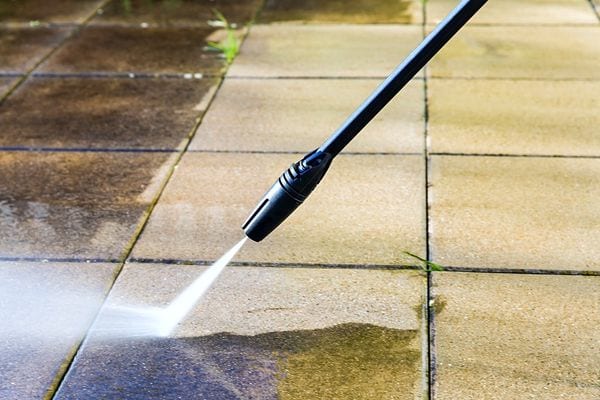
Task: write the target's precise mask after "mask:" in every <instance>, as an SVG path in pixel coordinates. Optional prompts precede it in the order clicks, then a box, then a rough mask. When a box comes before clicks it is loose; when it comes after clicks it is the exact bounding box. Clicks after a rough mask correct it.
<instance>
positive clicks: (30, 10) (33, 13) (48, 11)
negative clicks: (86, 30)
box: [0, 0, 102, 23]
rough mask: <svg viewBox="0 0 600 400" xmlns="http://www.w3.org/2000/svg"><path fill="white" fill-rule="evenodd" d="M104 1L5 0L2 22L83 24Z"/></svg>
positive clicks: (0, 10)
mask: <svg viewBox="0 0 600 400" xmlns="http://www.w3.org/2000/svg"><path fill="white" fill-rule="evenodd" d="M101 3H102V0H52V1H48V0H16V1H15V0H3V1H0V22H30V21H39V22H52V23H81V22H83V21H84V20H85V19H86V18H87V17H89V16H90V15H91V14H92V13H93V12H94V10H95V9H96V8H97V7H98V6H99V5H100V4H101Z"/></svg>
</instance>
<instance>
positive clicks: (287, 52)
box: [229, 25, 422, 77]
mask: <svg viewBox="0 0 600 400" xmlns="http://www.w3.org/2000/svg"><path fill="white" fill-rule="evenodd" d="M421 40H422V34H421V27H420V26H401V25H393V26H392V25H361V26H357V25H255V26H253V27H252V29H251V30H250V34H249V36H248V38H247V39H246V40H245V41H244V44H243V45H242V47H241V50H240V54H239V55H238V57H237V58H236V60H235V62H234V63H233V64H232V66H231V68H230V70H229V76H243V77H385V76H387V75H389V74H390V73H391V72H392V70H393V69H394V68H395V67H396V66H397V65H398V64H400V62H401V61H402V60H403V59H404V58H405V57H406V56H407V55H408V54H409V53H410V52H411V51H412V50H413V49H414V48H415V47H416V46H417V45H418V44H419V43H420V42H421Z"/></svg>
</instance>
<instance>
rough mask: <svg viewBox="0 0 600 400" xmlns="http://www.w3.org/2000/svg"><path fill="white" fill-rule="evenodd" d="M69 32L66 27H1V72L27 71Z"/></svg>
mask: <svg viewBox="0 0 600 400" xmlns="http://www.w3.org/2000/svg"><path fill="white" fill-rule="evenodd" d="M67 34H68V30H67V29H65V28H43V27H38V28H6V27H0V72H4V73H24V72H27V71H28V70H29V69H31V68H32V67H34V66H35V64H36V63H38V62H39V61H40V60H41V59H42V58H43V57H44V56H45V55H46V54H48V53H49V52H50V50H51V49H52V48H53V47H55V46H57V45H58V44H59V43H60V42H61V41H62V40H63V39H64V38H65V37H66V35H67Z"/></svg>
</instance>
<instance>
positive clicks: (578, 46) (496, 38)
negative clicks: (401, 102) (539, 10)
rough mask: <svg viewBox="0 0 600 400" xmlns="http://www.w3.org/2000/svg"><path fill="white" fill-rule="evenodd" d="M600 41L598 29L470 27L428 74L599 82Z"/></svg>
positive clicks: (441, 55) (434, 61)
mask: <svg viewBox="0 0 600 400" xmlns="http://www.w3.org/2000/svg"><path fill="white" fill-rule="evenodd" d="M599 35H600V26H514V27H510V29H507V28H506V27H499V26H470V27H466V28H464V29H463V30H462V31H461V32H460V33H459V34H458V35H457V36H456V37H455V38H454V39H452V41H450V42H449V43H448V45H447V46H446V47H444V49H442V50H441V51H440V53H439V55H438V56H436V57H435V58H433V60H432V62H431V64H430V68H429V69H428V72H429V73H430V74H431V76H433V77H442V78H444V77H455V78H456V77H465V78H527V79H581V80H583V79H600V68H598V65H599V64H600V41H599V40H598V39H597V38H598V36H599ZM549 37H551V38H553V40H548V38H549Z"/></svg>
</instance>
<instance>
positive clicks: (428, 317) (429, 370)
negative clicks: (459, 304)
mask: <svg viewBox="0 0 600 400" xmlns="http://www.w3.org/2000/svg"><path fill="white" fill-rule="evenodd" d="M422 10H423V11H422V12H423V23H422V26H421V29H422V35H423V38H425V37H426V36H427V34H428V33H427V2H426V1H423V2H422ZM427 70H428V68H427V65H425V67H423V77H424V78H423V167H424V178H425V182H424V185H423V191H424V205H423V206H424V211H425V212H424V216H425V218H424V219H425V221H424V225H425V226H424V228H425V259H426V260H431V248H430V245H429V235H430V233H429V225H430V221H429V171H430V157H429V90H428V84H429V80H428V73H427V72H428V71H427ZM425 279H426V287H425V304H424V306H423V311H424V313H425V318H424V323H425V329H426V331H425V336H426V342H425V351H426V353H427V357H426V365H425V369H426V377H427V379H426V382H427V384H426V397H427V399H429V400H432V399H433V398H434V396H435V394H434V382H435V354H434V351H435V348H434V337H433V310H432V309H431V304H432V300H431V298H432V294H431V280H432V276H431V271H427V272H426V275H425Z"/></svg>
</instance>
